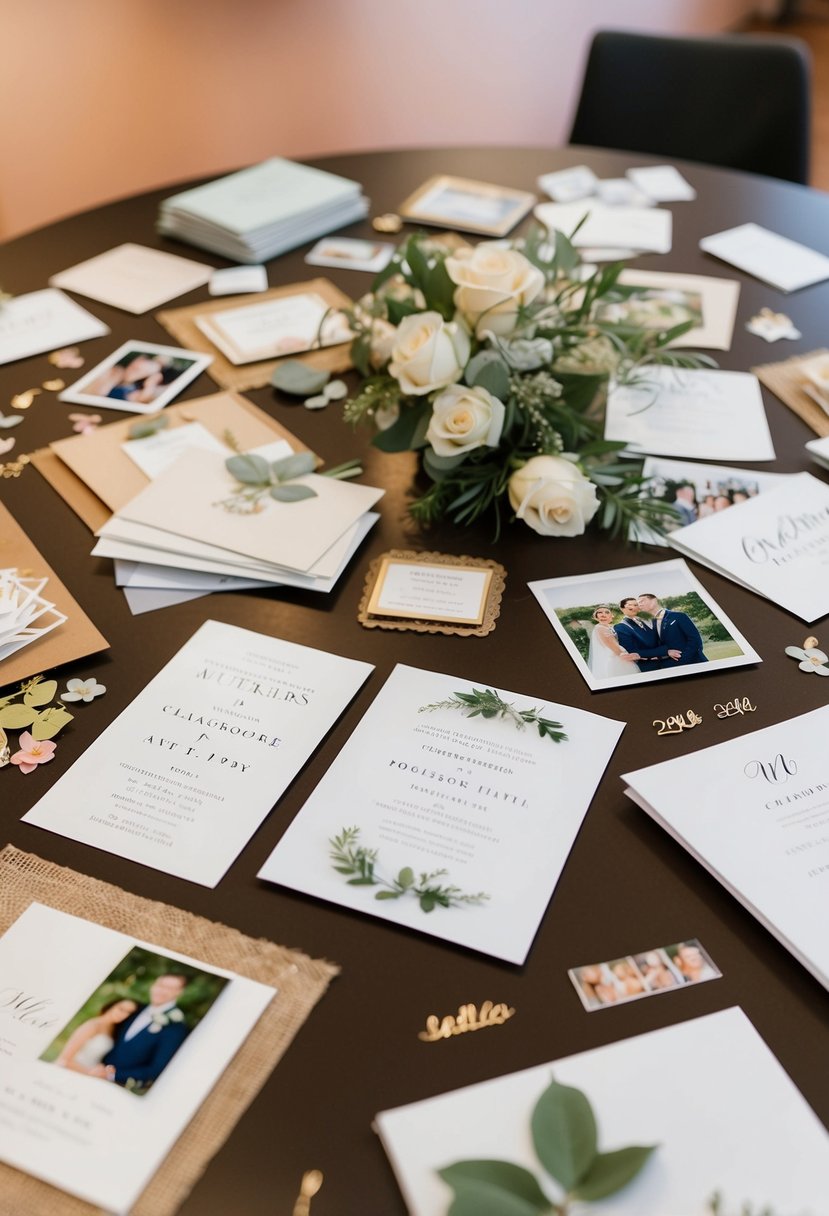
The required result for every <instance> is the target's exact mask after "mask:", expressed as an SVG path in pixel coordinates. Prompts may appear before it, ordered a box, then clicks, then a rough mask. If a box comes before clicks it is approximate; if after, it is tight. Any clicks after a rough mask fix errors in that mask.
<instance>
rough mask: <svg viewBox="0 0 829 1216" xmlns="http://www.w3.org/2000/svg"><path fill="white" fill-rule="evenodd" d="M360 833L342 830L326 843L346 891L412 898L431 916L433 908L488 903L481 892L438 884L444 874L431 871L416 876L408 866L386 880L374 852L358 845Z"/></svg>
mask: <svg viewBox="0 0 829 1216" xmlns="http://www.w3.org/2000/svg"><path fill="white" fill-rule="evenodd" d="M359 837H360V829H359V828H357V827H351V828H343V829H342V831H341V832H340V834H339V836H333V837H332V838H331V839H330V840H329V842H328V843H329V844H330V846H331V853H330V857H331V862H332V864H333V866H334V869H335V870H336V871H337V873H338V874H343V875H345V876H346V877H347V880H348V885H349V886H350V887H378V886H379V887H382V888H383V889H382V890H381V891H378V892H377V893H376V894H375V896H374V898H375V899H381V900H387V899H401V898H403V897H404V896H407V895H413V896H414V897H415V898H416V899H417V901H418V903H419V904H420V908H421V911H422V912H434V910H435V908H455V907H458V906H459V905H461V904H479V903H482V902H483V901H484V900H486V899H489V896H488V895H487V894H486V893H485V892H484V891H478V892H477V893H476V894H474V895H468V894H465V893H464V892H463V891H462V890H461V889H460V887H456V886H454V885H453V884H451V883H444V882H439V881H438V880H439V879H442V878H444V877H445V876H446V875H447V874H448V873H449V871H448V870H445V869H444V870H432V871H431V872H430V873H421V874H420V875H416V874H415V872H414V870H413V869H412V868H411V866H404V867H403V869H402V870H400V871H399V873H398V874H397V876H396V877H392V878H387V877H385V876H384V875H382V874H380V873H379V872H378V870H377V857H378V850H377V849H369V848H366V847H365V845H361V844H359Z"/></svg>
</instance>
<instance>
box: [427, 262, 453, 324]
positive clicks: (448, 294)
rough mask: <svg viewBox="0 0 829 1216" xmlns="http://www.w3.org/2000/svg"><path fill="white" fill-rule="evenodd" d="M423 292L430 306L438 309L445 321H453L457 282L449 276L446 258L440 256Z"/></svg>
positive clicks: (429, 274) (428, 275)
mask: <svg viewBox="0 0 829 1216" xmlns="http://www.w3.org/2000/svg"><path fill="white" fill-rule="evenodd" d="M423 294H424V295H425V297H426V304H427V306H428V307H430V308H434V309H436V310H437V312H439V313H440V315H441V316H442V317H443V319H444V321H451V319H452V316H453V314H454V312H455V284H454V283H453V282H452V280H451V279H450V278H449V271H448V270H447V269H446V262H445V259H444V258H439V259H438V261H437V262H435V264H434V266H433V267H432V269H431V270H430V271H429V273H428V274H427V275H426V282H425V285H424V289H423Z"/></svg>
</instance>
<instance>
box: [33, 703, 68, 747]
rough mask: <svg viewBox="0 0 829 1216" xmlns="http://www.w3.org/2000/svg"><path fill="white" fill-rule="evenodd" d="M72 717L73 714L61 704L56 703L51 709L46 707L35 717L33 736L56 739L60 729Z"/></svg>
mask: <svg viewBox="0 0 829 1216" xmlns="http://www.w3.org/2000/svg"><path fill="white" fill-rule="evenodd" d="M72 717H73V715H72V714H70V713H67V711H66V710H65V709H62V708H61V707H60V706H59V705H54V706H52V708H51V709H44V710H43V711H42V713H39V714H38V715H37V718H36V719H35V723H34V726H33V727H32V738H33V739H54V737H55V735H56V734H57V733H58V731H61V730H63V728H64V726H66V724H67V722H71V721H72Z"/></svg>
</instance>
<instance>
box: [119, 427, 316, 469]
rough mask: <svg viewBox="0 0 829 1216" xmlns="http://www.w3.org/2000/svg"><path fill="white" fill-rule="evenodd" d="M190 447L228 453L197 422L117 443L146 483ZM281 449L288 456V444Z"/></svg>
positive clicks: (172, 463) (225, 448) (227, 450)
mask: <svg viewBox="0 0 829 1216" xmlns="http://www.w3.org/2000/svg"><path fill="white" fill-rule="evenodd" d="M192 448H201V449H202V450H203V451H205V452H216V454H217V455H219V456H224V457H228V456H230V454H231V450H230V448H228V447H226V446H225V445H224V444H223V443H222V442H221V440H219V439H217V438H216V436H215V435H213V434H212V433H211V432H210V431H208V429H207V427H206V426H202V424H201V423H200V422H185V423H184V425H183V426H174V427H173V428H172V430H160V431H156V432H155V434H154V435H145V436H144V438H143V439H128V440H127V441H126V443H122V444H121V451H122V452H124V453H125V454H126V455H127V456H129V458H130V460H131V461H132V462H133V464H135V465H137V466H138V468H139V469H140V470H141V472H142V473H143V474H144V475H145V476H146V477H149V479H150V481H153V480H154V478H156V477H158V476H159V474H160V473H164V472H165V471H166V470H167V469H169V468H170V467H171V465H174V464H175V463H176V461H177V460H178V458H179V456H181V454H182V453H183V452H187V451H189V450H190V449H192ZM285 449H286V450H285V452H284V453H283V454H284V455H285V456H290V454H291V450H292V449H291V446H290V444H288V443H286V444H285Z"/></svg>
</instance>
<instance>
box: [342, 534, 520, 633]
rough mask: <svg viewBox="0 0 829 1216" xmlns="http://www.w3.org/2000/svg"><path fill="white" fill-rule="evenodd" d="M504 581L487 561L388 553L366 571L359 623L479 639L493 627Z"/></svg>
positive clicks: (499, 568)
mask: <svg viewBox="0 0 829 1216" xmlns="http://www.w3.org/2000/svg"><path fill="white" fill-rule="evenodd" d="M505 579H506V571H505V569H504V567H503V566H501V565H499V564H498V562H494V561H490V560H488V559H486V558H475V557H466V556H464V557H456V556H454V555H447V554H443V553H419V552H417V551H415V550H406V549H392V550H391V551H390V552H389V553H384V554H381V556H380V557H378V558H375V560H374V561H373V562H372V563H371V566H370V567H369V570H368V574H367V576H366V583H365V588H364V591H363V598H362V600H361V601H360V608H359V612H358V619H359V621H360V623H361V624H362V625H365V626H366V627H367V628H374V627H379V628H381V629H412V630H415V631H416V632H420V633H457V634H462V635H475V636H478V637H483V636H485V635H486V634H487V633H490V632H491V631H492V630H493V629H494V628H495V621H496V619H497V617H498V614H499V612H500V608H501V596H502V594H503V589H504V581H505Z"/></svg>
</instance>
